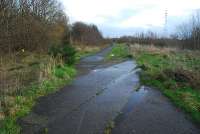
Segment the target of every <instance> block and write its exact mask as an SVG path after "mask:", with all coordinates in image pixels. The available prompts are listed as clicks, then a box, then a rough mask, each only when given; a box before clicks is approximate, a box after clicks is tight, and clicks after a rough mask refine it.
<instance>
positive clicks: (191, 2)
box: [61, 0, 200, 37]
mask: <svg viewBox="0 0 200 134" xmlns="http://www.w3.org/2000/svg"><path fill="white" fill-rule="evenodd" d="M61 1H62V3H63V4H64V7H65V11H66V13H67V15H68V16H69V18H70V22H71V23H73V22H75V21H83V22H86V23H93V24H96V25H97V26H98V27H99V29H100V30H101V31H102V33H103V35H104V36H105V37H106V36H110V37H113V36H121V35H131V34H133V33H134V32H136V31H147V30H154V31H156V32H163V29H164V24H165V10H167V11H168V23H167V29H168V31H169V32H173V31H174V30H175V26H176V25H178V24H179V23H181V22H183V21H184V20H186V19H188V16H189V15H190V14H191V13H192V12H194V10H196V9H200V0H61Z"/></svg>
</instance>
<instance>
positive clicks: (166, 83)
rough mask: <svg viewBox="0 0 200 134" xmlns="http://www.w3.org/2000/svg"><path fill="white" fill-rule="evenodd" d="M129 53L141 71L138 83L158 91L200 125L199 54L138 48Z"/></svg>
mask: <svg viewBox="0 0 200 134" xmlns="http://www.w3.org/2000/svg"><path fill="white" fill-rule="evenodd" d="M131 51H132V54H133V57H134V58H135V60H136V61H137V63H138V65H139V67H140V68H142V70H143V71H142V73H141V82H142V83H143V84H144V85H147V86H152V87H155V88H157V89H160V90H161V91H162V92H163V94H164V95H166V96H167V97H168V98H169V99H170V100H171V101H172V102H173V103H174V104H175V105H176V106H177V107H179V108H180V109H182V110H183V111H185V112H186V113H188V114H189V115H190V117H191V118H192V119H193V121H195V122H196V123H200V53H199V52H195V51H183V50H175V49H170V48H156V47H154V46H139V45H133V46H132V47H131Z"/></svg>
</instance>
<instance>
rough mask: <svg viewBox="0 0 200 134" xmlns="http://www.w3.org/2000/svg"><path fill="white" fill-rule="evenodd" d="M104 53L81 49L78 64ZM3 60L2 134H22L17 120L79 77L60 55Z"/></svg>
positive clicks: (26, 55)
mask: <svg viewBox="0 0 200 134" xmlns="http://www.w3.org/2000/svg"><path fill="white" fill-rule="evenodd" d="M100 49H101V47H96V46H81V45H77V46H76V51H77V52H76V53H75V63H76V62H78V61H79V60H80V58H81V57H84V56H88V55H90V54H93V53H95V52H97V51H99V50H100ZM53 52H56V51H53ZM69 53H70V52H69ZM0 59H1V60H0V76H1V77H0V86H1V88H0V134H19V133H20V129H21V128H20V126H18V124H17V119H18V118H20V117H23V116H25V115H27V114H28V113H29V112H30V111H31V109H32V107H33V106H34V105H35V103H36V101H37V99H38V98H39V97H41V96H45V95H48V94H50V93H54V92H56V91H57V90H58V89H60V88H61V87H63V86H64V85H66V84H69V83H70V82H71V80H72V79H73V78H74V76H75V75H76V70H75V68H74V66H73V64H72V65H67V64H66V63H65V61H64V59H63V58H61V57H60V56H59V55H58V56H56V57H52V56H50V55H48V54H44V53H34V52H26V51H22V52H19V53H16V54H12V55H3V56H2V57H0ZM7 59H9V61H8V60H7Z"/></svg>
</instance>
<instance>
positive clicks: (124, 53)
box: [106, 44, 131, 60]
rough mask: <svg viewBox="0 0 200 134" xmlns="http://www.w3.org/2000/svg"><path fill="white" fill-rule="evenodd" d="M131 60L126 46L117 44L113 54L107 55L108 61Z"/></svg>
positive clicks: (112, 51)
mask: <svg viewBox="0 0 200 134" xmlns="http://www.w3.org/2000/svg"><path fill="white" fill-rule="evenodd" d="M123 58H131V55H130V52H129V48H128V46H127V45H126V44H115V45H114V47H113V48H112V50H111V52H110V53H109V54H108V55H107V57H106V59H107V60H112V59H123Z"/></svg>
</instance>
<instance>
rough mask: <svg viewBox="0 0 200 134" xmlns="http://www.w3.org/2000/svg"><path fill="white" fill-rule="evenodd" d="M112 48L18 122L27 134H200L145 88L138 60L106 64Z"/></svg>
mask: <svg viewBox="0 0 200 134" xmlns="http://www.w3.org/2000/svg"><path fill="white" fill-rule="evenodd" d="M111 49H112V46H111V47H108V48H106V49H104V50H102V51H101V52H99V53H97V54H95V55H92V56H88V57H86V58H83V59H81V61H80V63H79V64H78V65H77V68H78V70H79V72H80V73H79V75H78V76H77V78H76V79H75V80H74V81H73V82H72V84H70V85H67V86H65V87H63V88H62V89H61V90H59V91H58V92H56V93H54V94H50V95H48V96H45V97H41V98H40V99H39V100H38V102H37V104H36V105H35V107H34V108H33V110H32V112H31V113H30V114H29V115H27V116H26V117H24V118H21V119H20V120H19V121H18V123H19V124H20V125H21V127H22V133H23V134H43V133H49V134H103V133H104V130H105V128H106V126H107V125H108V123H109V122H110V121H114V122H115V127H114V128H113V129H112V132H111V133H113V134H200V129H199V128H198V127H197V126H195V125H194V124H193V123H192V122H191V121H190V120H189V119H188V118H187V116H186V115H185V114H184V113H182V112H181V111H180V110H178V109H177V108H175V107H174V106H173V105H172V104H171V103H170V102H169V100H168V99H167V98H166V97H164V96H163V95H162V94H161V93H160V92H159V91H157V90H154V89H151V88H148V87H145V86H142V87H141V88H140V89H139V90H136V89H137V88H138V87H139V76H138V69H136V66H137V65H136V63H135V61H134V60H124V61H117V62H116V61H112V62H107V61H105V60H104V58H105V56H106V54H107V53H108V52H109V51H110V50H111Z"/></svg>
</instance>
